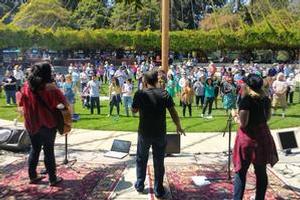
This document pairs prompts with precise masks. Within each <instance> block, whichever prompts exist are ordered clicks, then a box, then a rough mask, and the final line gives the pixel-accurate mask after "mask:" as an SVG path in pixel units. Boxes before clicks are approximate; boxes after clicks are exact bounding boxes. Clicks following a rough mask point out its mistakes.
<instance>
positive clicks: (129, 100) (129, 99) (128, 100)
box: [123, 96, 132, 116]
mask: <svg viewBox="0 0 300 200" xmlns="http://www.w3.org/2000/svg"><path fill="white" fill-rule="evenodd" d="M123 101H124V107H125V112H126V116H129V109H130V108H131V105H132V97H131V96H123Z"/></svg>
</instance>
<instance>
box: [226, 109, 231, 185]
mask: <svg viewBox="0 0 300 200" xmlns="http://www.w3.org/2000/svg"><path fill="white" fill-rule="evenodd" d="M231 126H232V116H231V114H229V118H228V137H229V140H228V168H227V175H228V180H231V171H230V165H231V128H232V127H231Z"/></svg>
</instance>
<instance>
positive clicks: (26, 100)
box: [18, 63, 68, 186]
mask: <svg viewBox="0 0 300 200" xmlns="http://www.w3.org/2000/svg"><path fill="white" fill-rule="evenodd" d="M18 97H19V99H18V105H19V106H20V107H22V108H23V113H24V119H25V128H26V130H27V131H28V133H29V136H30V139H31V144H32V147H31V151H30V154H29V158H28V165H29V168H28V173H29V178H30V183H31V184H36V183H38V182H39V181H40V180H42V179H43V178H44V177H42V176H39V175H38V174H37V172H36V168H37V165H38V161H39V155H40V152H41V149H42V148H43V151H44V163H45V167H46V169H47V173H48V175H49V182H50V186H54V185H56V184H58V183H59V182H61V181H62V178H60V177H58V176H56V164H55V156H54V143H55V137H56V126H57V122H56V119H55V117H54V115H53V113H51V112H50V110H53V112H54V111H55V109H56V108H62V107H67V106H68V104H67V100H66V98H65V97H64V95H63V94H62V92H61V91H60V90H59V89H58V88H57V87H56V85H55V83H53V78H52V74H51V65H50V64H48V63H37V64H35V65H33V66H32V67H31V71H30V74H29V76H28V80H27V81H26V82H25V84H24V86H23V88H22V89H21V91H20V93H19V94H18ZM45 104H46V105H47V106H48V107H49V108H47V107H46V106H45Z"/></svg>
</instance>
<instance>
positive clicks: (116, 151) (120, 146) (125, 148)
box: [104, 139, 131, 159]
mask: <svg viewBox="0 0 300 200" xmlns="http://www.w3.org/2000/svg"><path fill="white" fill-rule="evenodd" d="M130 146H131V142H130V141H126V140H116V139H115V140H114V141H113V144H112V146H111V149H110V151H109V152H107V153H105V154H104V156H105V157H111V158H118V159H122V158H124V157H125V156H127V155H128V153H129V150H130Z"/></svg>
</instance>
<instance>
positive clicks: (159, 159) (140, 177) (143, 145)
mask: <svg viewBox="0 0 300 200" xmlns="http://www.w3.org/2000/svg"><path fill="white" fill-rule="evenodd" d="M166 145H167V140H166V136H165V135H163V136H161V137H158V138H147V137H144V136H142V135H139V136H138V144H137V154H136V176H137V181H136V183H135V188H136V189H143V188H144V182H145V178H146V170H147V162H148V156H149V149H150V146H152V154H153V165H154V192H155V193H161V192H162V191H163V190H164V189H163V180H164V174H165V167H164V158H165V149H166Z"/></svg>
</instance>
